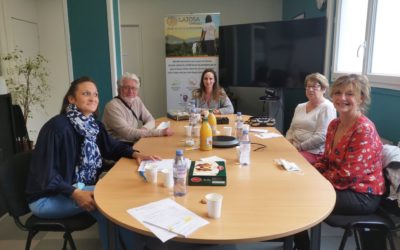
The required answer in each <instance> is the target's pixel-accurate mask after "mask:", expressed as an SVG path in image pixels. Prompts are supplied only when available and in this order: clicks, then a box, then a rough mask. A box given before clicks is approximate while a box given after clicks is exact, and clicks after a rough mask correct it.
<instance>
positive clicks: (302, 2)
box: [282, 0, 330, 19]
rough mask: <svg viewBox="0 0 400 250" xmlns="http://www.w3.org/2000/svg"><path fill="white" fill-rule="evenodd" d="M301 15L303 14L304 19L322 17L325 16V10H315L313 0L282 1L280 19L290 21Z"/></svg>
mask: <svg viewBox="0 0 400 250" xmlns="http://www.w3.org/2000/svg"><path fill="white" fill-rule="evenodd" d="M328 1H330V0H328ZM301 13H304V14H305V17H306V18H312V17H324V16H326V8H324V9H323V10H319V9H317V7H316V4H315V0H283V1H282V19H292V18H293V17H295V16H297V15H299V14H301Z"/></svg>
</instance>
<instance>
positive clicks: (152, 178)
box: [144, 164, 157, 184]
mask: <svg viewBox="0 0 400 250" xmlns="http://www.w3.org/2000/svg"><path fill="white" fill-rule="evenodd" d="M144 175H145V176H146V179H147V182H149V183H153V184H156V183H157V165H152V164H150V165H146V167H145V168H144Z"/></svg>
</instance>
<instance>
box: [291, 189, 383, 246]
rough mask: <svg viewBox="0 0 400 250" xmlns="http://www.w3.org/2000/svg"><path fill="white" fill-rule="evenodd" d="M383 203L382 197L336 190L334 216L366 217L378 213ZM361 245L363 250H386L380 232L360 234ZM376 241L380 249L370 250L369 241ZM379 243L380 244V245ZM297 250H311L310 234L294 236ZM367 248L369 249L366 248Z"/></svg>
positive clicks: (301, 233) (304, 233) (303, 233)
mask: <svg viewBox="0 0 400 250" xmlns="http://www.w3.org/2000/svg"><path fill="white" fill-rule="evenodd" d="M380 201H381V196H378V195H372V194H365V193H357V192H354V191H351V190H336V204H335V207H334V208H333V211H332V213H333V214H341V215H364V214H370V213H373V212H375V211H376V209H377V208H378V206H379V203H380ZM360 238H361V239H360V240H361V244H362V245H363V249H371V250H372V249H377V250H378V249H382V250H383V249H385V248H384V247H382V246H385V245H382V234H381V233H380V232H378V231H369V232H362V233H361V234H360ZM371 239H372V240H373V241H375V243H377V244H378V245H380V248H368V246H371V247H372V246H373V245H375V244H371V243H370V242H368V241H371ZM385 240H386V239H385V235H383V241H384V242H385V243H384V244H386V241H385ZM378 241H379V243H378ZM294 244H295V249H298V250H309V249H310V238H309V237H308V232H307V231H303V232H300V233H297V234H295V235H294ZM364 246H366V247H367V248H364Z"/></svg>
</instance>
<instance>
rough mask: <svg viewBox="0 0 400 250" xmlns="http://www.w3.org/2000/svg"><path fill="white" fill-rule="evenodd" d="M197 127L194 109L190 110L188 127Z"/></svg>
mask: <svg viewBox="0 0 400 250" xmlns="http://www.w3.org/2000/svg"><path fill="white" fill-rule="evenodd" d="M196 125H197V115H196V108H191V109H190V113H189V126H192V131H193V127H194V126H196Z"/></svg>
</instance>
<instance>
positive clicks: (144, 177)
mask: <svg viewBox="0 0 400 250" xmlns="http://www.w3.org/2000/svg"><path fill="white" fill-rule="evenodd" d="M139 174H140V176H142V177H143V180H144V181H145V182H147V179H146V176H145V175H144V172H143V171H139Z"/></svg>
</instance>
